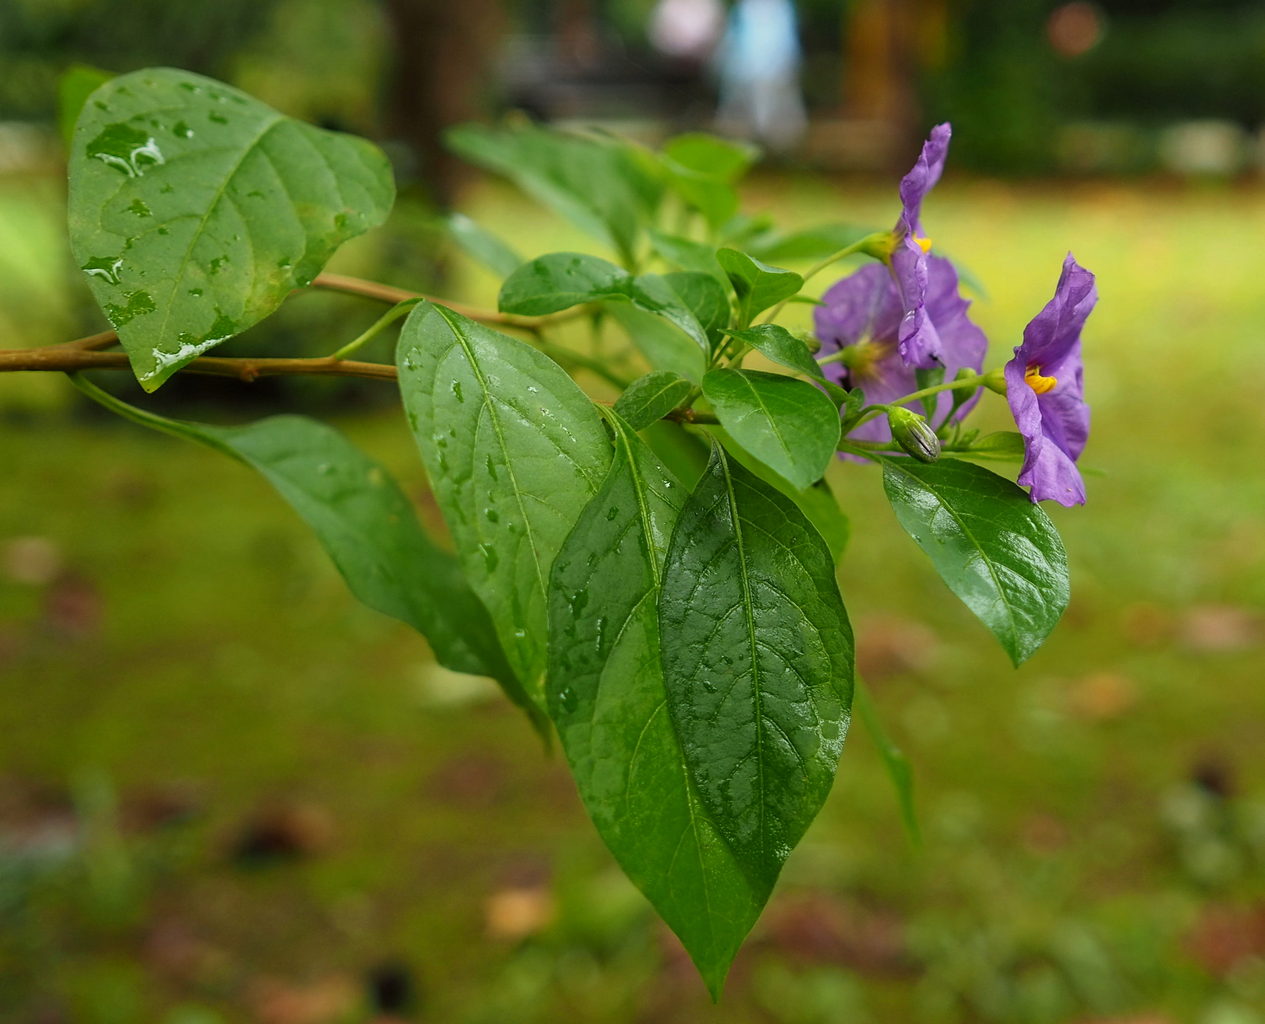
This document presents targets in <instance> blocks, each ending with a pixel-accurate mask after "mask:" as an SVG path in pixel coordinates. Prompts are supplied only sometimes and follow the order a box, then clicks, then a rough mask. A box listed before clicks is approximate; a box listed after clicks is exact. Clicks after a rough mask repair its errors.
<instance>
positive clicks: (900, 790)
mask: <svg viewBox="0 0 1265 1024" xmlns="http://www.w3.org/2000/svg"><path fill="white" fill-rule="evenodd" d="M854 682H855V684H856V688H855V689H854V690H853V693H852V708H853V710H854V711H856V713H857V717H858V718H860V719H861V722H862V724H863V725H864V726H865V731H866V732H868V733H869V734H870V738H871V739H872V740H874V745H875V746H876V747H878V754H879V757H880V758H881V759H882V761H883V767H884V768H886V769H887V774H888V777H889V778H890V779H891V780H892V785H893V786H895V787H896V799H897V800H898V801H899V802H900V816H901V820H902V821H903V822H904V823H905V832H906V834H907V835H908V836H909V839H910V841H911V842H912V843H914V845H918V844H919V843H920V842H921V836H920V835H919V831H918V814H917V812H916V811H915V810H914V772H913V768H911V767H910V764H909V758H907V757H906V756H905V752H904V751H903V750H901V749H900V747H898V746H897V745H896V743H895V742H894V741H893V740H892V738H891V737H890V736H889V735H888V734H887V730H886V729H884V728H883V723H882V721H881V720H880V719H879V717H878V710H877V709H876V708H875V707H874V701H872V700H871V699H870V692H869V690H868V689H867V688H866V687H865V686H864V685H863V684H862V682H861V677H860V676H857V677H856V679H855V681H854Z"/></svg>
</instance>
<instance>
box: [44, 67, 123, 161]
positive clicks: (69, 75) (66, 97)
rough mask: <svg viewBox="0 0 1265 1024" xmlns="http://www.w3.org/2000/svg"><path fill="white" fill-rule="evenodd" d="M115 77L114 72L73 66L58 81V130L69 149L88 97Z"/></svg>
mask: <svg viewBox="0 0 1265 1024" xmlns="http://www.w3.org/2000/svg"><path fill="white" fill-rule="evenodd" d="M113 77H114V73H113V72H112V71H102V70H101V69H100V68H94V67H90V66H89V65H87V64H72V65H71V66H70V67H68V68H67V69H66V71H65V72H64V73H63V74H62V76H61V78H59V79H58V80H57V130H58V132H59V133H60V134H61V138H62V142H64V143H65V144H66V146H67V147H68V148H69V146H70V143H71V140H72V139H73V138H74V135H75V121H77V120H78V119H79V112H80V111H81V110H83V105H84V104H85V103H86V102H88V97H89V96H91V95H92V94H93V93H94V92H96V90H97V89H99V88H100V87H101V86H103V85H105V83H106V82H108V81H109V80H110V79H111V78H113Z"/></svg>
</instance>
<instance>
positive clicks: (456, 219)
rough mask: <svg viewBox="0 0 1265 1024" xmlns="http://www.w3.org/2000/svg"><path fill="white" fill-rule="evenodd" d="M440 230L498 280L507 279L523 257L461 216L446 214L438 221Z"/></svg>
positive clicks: (467, 218) (474, 222)
mask: <svg viewBox="0 0 1265 1024" xmlns="http://www.w3.org/2000/svg"><path fill="white" fill-rule="evenodd" d="M441 221H442V223H443V225H444V229H445V230H446V231H447V232H448V237H450V238H451V239H452V240H453V241H454V242H456V243H457V245H459V246H460V247H461V250H462V251H463V252H464V253H465V254H466V255H467V256H469V257H470V258H471V259H473V260H475V261H476V262H478V263H482V264H483V265H484V266H485V267H487V268H488V269H489V270H491V271H492V272H493V273H495V274H496V275H497V276H498V277H509V275H510V274H512V273H514V271H515V270H517V269H518V266H519V264H520V263H522V262H523V258H522V257H521V256H519V255H518V253H516V252H515V251H514V250H513V249H511V248H510V247H509V246H508V245H507V244H506V243H505V242H504V241H503V240H502V239H501V238H500V237H499V236H497V235H494V234H493V233H492V232H491V231H489V230H488V229H487V228H485V227H484V226H483V225H482V224H479V223H478V222H477V221H474V220H471V219H470V218H469V217H467V216H466V215H465V214H464V213H450V214H448V215H447V216H445V217H442V218H441Z"/></svg>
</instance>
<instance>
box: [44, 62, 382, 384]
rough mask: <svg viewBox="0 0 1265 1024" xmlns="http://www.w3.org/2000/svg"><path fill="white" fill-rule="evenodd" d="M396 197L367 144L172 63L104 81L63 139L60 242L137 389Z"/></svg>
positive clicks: (261, 304) (256, 307)
mask: <svg viewBox="0 0 1265 1024" xmlns="http://www.w3.org/2000/svg"><path fill="white" fill-rule="evenodd" d="M394 198H395V186H394V184H393V182H392V180H391V167H390V165H389V164H388V163H387V160H386V157H384V156H383V155H382V153H381V152H379V150H378V149H377V148H375V147H374V146H373V145H372V144H370V143H368V142H366V141H365V140H364V139H358V138H355V137H354V136H351V135H340V134H337V133H334V132H327V131H323V130H321V129H319V128H314V127H312V126H311V125H307V124H303V123H301V122H299V121H295V120H292V119H291V118H288V117H285V116H283V115H281V114H279V113H277V112H276V111H275V110H273V109H271V108H270V107H266V106H264V105H263V104H262V103H260V102H259V101H258V100H255V99H252V98H251V97H250V96H247V95H246V94H245V93H243V92H239V91H238V90H236V89H233V88H230V87H229V86H227V85H222V84H220V83H219V82H215V81H212V80H211V79H209V78H203V77H202V76H200V75H193V74H189V73H188V72H185V71H175V70H172V69H169V68H158V69H150V70H145V71H136V72H133V73H132V74H129V75H123V76H121V77H119V78H115V79H113V80H111V81H110V82H107V83H106V84H105V85H103V86H101V88H99V89H98V90H97V91H96V92H94V93H93V94H92V96H91V97H89V99H88V102H87V103H86V104H85V106H84V109H83V113H82V114H81V115H80V118H79V123H78V125H77V126H76V127H75V136H74V141H73V143H72V145H71V153H70V207H69V213H70V240H71V247H72V248H73V250H74V253H75V259H76V260H77V261H78V262H79V265H80V267H81V268H82V269H83V271H84V273H86V274H87V275H88V285H89V287H90V288H91V290H92V293H93V296H94V297H95V298H96V300H97V302H98V303H99V304H100V305H101V308H102V309H103V310H104V311H105V314H106V317H107V318H108V319H109V320H110V323H111V324H113V325H114V328H115V330H117V331H118V334H119V340H120V341H122V343H123V347H124V348H125V349H126V350H127V353H128V356H129V357H130V358H131V361H132V368H133V370H134V371H135V373H136V377H137V379H138V380H139V381H140V382H141V385H142V386H143V387H144V388H145V389H146V390H147V391H153V390H154V389H155V388H157V387H158V386H159V385H161V384H162V382H163V381H164V380H166V379H167V378H168V377H170V376H171V375H172V374H173V373H175V372H176V370H178V369H179V368H180V367H181V366H184V365H185V364H186V363H188V362H189V361H190V360H192V359H195V358H196V357H197V356H199V355H201V354H202V353H203V352H205V351H206V350H207V349H209V348H211V347H212V346H214V345H218V344H219V343H220V342H222V341H224V340H225V339H226V338H229V337H231V336H232V335H234V334H238V333H240V332H241V331H244V330H245V329H246V328H247V327H250V326H251V325H252V324H255V323H257V322H258V321H260V320H262V319H263V318H264V317H265V316H267V315H268V314H269V313H271V312H272V311H273V310H274V309H276V308H277V307H278V306H279V305H280V304H281V302H282V301H283V300H284V299H285V297H286V296H287V295H288V294H289V293H290V292H291V291H292V290H293V289H294V288H296V287H301V286H303V285H306V284H309V283H310V282H311V281H312V279H313V278H314V277H316V275H317V274H318V273H320V271H321V268H322V267H324V266H325V263H326V261H327V260H328V259H329V258H330V256H332V255H333V253H334V251H335V250H336V249H337V248H338V247H339V246H340V245H341V244H342V243H343V242H345V241H346V240H347V239H349V238H353V237H354V236H356V235H359V234H361V233H362V232H364V231H365V230H367V229H368V228H371V227H373V226H374V225H376V224H380V223H381V222H382V221H383V220H384V219H385V218H386V215H387V213H388V212H389V211H390V209H391V203H392V201H393V200H394Z"/></svg>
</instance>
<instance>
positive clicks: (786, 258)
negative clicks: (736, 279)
mask: <svg viewBox="0 0 1265 1024" xmlns="http://www.w3.org/2000/svg"><path fill="white" fill-rule="evenodd" d="M874 232H875V229H874V228H862V227H857V225H855V224H822V225H820V226H818V227H815V228H806V229H804V230H802V231H793V232H791V233H790V234H781V233H780V232H774V231H770V232H768V233H767V234H765V235H762V236H760V237H757V238H752V239H749V240H748V241H747V243H746V250H747V252H749V253H751V255H752V256H755V257H757V258H758V259H762V260H766V261H768V262H769V263H795V262H798V261H804V262H808V261H810V260H811V261H813V262H816V261H817V260H824V259H825V258H826V257H827V256H831V255H833V254H834V253H837V252H838V251H839V250H840V249H846V248H847V247H848V246H850V245H852V244H854V243H855V242H859V241H860V240H861V239H862V238H864V237H865V236H866V235H872V234H874Z"/></svg>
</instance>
